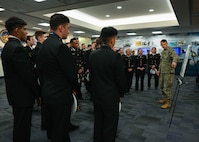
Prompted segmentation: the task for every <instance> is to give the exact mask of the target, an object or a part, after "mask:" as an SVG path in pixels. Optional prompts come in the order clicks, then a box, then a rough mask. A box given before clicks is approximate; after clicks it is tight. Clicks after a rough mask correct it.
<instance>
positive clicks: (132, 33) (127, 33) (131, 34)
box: [126, 33, 137, 35]
mask: <svg viewBox="0 0 199 142" xmlns="http://www.w3.org/2000/svg"><path fill="white" fill-rule="evenodd" d="M126 34H127V35H137V34H136V33H126Z"/></svg>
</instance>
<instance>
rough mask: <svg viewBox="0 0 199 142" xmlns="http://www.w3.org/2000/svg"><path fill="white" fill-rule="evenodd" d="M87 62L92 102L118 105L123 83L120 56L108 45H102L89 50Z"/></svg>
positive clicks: (123, 77)
mask: <svg viewBox="0 0 199 142" xmlns="http://www.w3.org/2000/svg"><path fill="white" fill-rule="evenodd" d="M89 64H90V72H91V82H92V85H91V87H92V89H91V91H92V94H93V98H94V102H95V103H98V104H104V105H118V102H119V98H120V96H121V95H122V94H123V92H124V85H125V73H124V69H123V63H122V57H121V56H120V55H119V54H118V53H116V52H114V51H113V50H112V49H111V48H110V47H109V46H106V45H103V46H102V47H100V49H98V50H95V51H92V52H91V54H90V57H89Z"/></svg>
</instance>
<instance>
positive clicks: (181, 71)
mask: <svg viewBox="0 0 199 142" xmlns="http://www.w3.org/2000/svg"><path fill="white" fill-rule="evenodd" d="M191 48H192V46H191V45H188V46H187V50H186V53H185V57H184V60H183V63H182V67H181V70H180V76H181V77H184V75H185V71H186V68H187V62H188V59H189V55H190V52H191Z"/></svg>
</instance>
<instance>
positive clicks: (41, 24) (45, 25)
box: [38, 23, 50, 27]
mask: <svg viewBox="0 0 199 142" xmlns="http://www.w3.org/2000/svg"><path fill="white" fill-rule="evenodd" d="M38 25H40V26H44V27H49V26H50V24H49V23H38Z"/></svg>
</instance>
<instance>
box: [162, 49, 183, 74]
mask: <svg viewBox="0 0 199 142" xmlns="http://www.w3.org/2000/svg"><path fill="white" fill-rule="evenodd" d="M178 60H179V57H178V55H177V54H176V53H175V51H174V50H173V49H172V48H170V47H168V48H167V49H166V50H163V51H162V53H161V57H160V65H159V71H160V73H175V69H174V68H172V67H171V64H172V62H176V63H177V62H178Z"/></svg>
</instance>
